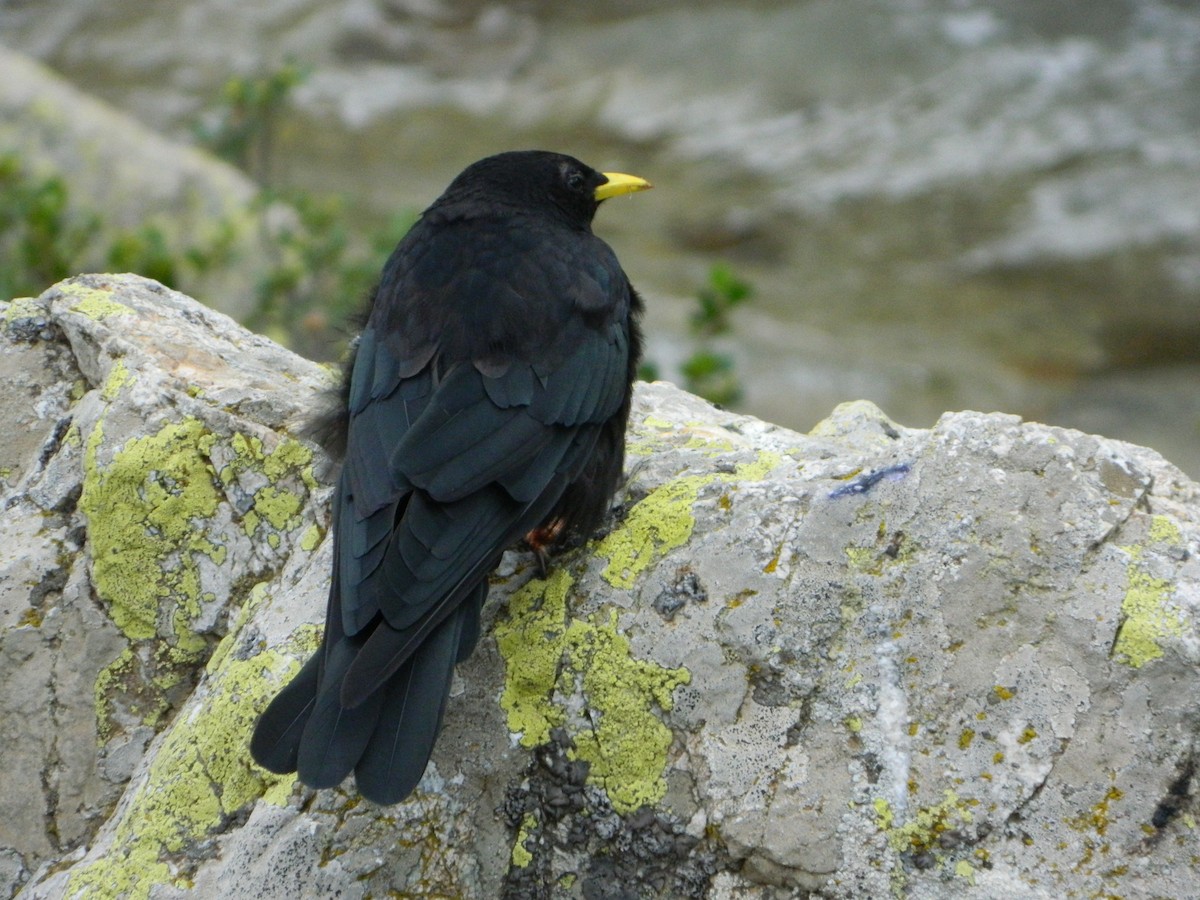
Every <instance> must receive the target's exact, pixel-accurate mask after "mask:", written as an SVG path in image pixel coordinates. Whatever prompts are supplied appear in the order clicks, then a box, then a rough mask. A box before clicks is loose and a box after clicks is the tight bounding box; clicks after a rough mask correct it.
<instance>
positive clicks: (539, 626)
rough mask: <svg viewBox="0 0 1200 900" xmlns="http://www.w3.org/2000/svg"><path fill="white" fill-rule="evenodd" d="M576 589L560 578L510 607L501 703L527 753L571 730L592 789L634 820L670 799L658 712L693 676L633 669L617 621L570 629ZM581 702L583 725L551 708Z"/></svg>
mask: <svg viewBox="0 0 1200 900" xmlns="http://www.w3.org/2000/svg"><path fill="white" fill-rule="evenodd" d="M572 584H573V579H572V578H571V576H570V575H569V574H567V573H566V572H564V571H561V570H560V571H557V572H554V573H553V574H552V575H551V576H550V577H549V578H548V579H547V580H545V581H533V582H530V584H528V585H526V586H525V587H524V588H522V589H521V590H520V591H518V592H517V593H516V594H514V595H513V597H512V599H511V600H510V601H509V619H508V620H507V621H506V622H502V623H500V624H499V625H497V628H496V640H497V643H498V645H499V648H500V652H501V655H502V656H503V657H504V660H505V666H506V672H507V674H506V680H505V687H504V692H503V694H502V695H501V698H500V703H501V706H502V707H503V708H504V710H505V711H506V713H507V714H508V727H509V730H511V731H513V732H517V733H519V734H520V735H521V743H522V745H524V746H526V747H534V746H537V745H538V744H542V743H545V742H547V741H548V740H549V739H550V731H551V729H553V728H558V727H565V728H566V729H567V731H568V733H569V734H570V735H571V738H572V739H573V741H574V743H575V750H574V753H575V757H576V758H578V759H583V760H586V761H587V762H588V764H589V771H588V780H589V781H590V782H591V783H592V784H596V785H598V786H600V787H602V788H604V790H605V792H606V793H607V794H608V797H609V800H610V801H611V802H612V805H613V808H614V809H615V810H617V811H618V812H620V813H629V812H633V811H634V810H636V809H638V808H640V807H642V806H646V805H654V804H655V803H657V802H658V801H660V800H661V799H662V798H663V796H664V795H665V794H666V781H665V779H664V778H663V773H664V771H665V769H666V764H667V750H668V748H669V747H670V744H671V730H670V729H669V728H667V726H666V725H664V724H663V723H662V722H661V721H660V720H659V718H658V717H657V716H656V715H655V714H654V712H653V707H654V706H657V707H658V708H660V709H663V710H669V709H671V706H672V693H673V692H674V690H675V688H676V687H678V686H679V685H681V684H687V683H688V682H689V681H690V679H691V675H690V673H689V672H688V671H687V670H686V669H683V668H680V669H667V668H664V667H662V666H659V665H657V664H655V663H652V662H646V661H644V660H638V659H635V658H634V657H633V655H632V652H631V649H630V645H629V640H628V639H627V638H626V637H625V636H624V635H622V634H621V633H620V632H619V631H618V629H617V615H616V612H615V611H614V612H611V613H610V614H608V615H605V614H603V613H596V614H594V615H592V616H589V617H588V618H586V619H576V620H569V619H568V616H567V609H566V600H567V595H568V593H569V591H570V589H571V586H572ZM577 692H578V693H579V694H581V695H582V696H583V698H584V702H585V704H586V706H587V710H588V712H587V715H586V717H585V721H577V720H576V719H574V718H570V717H569V716H568V714H567V711H566V710H565V709H564V708H563V707H562V706H561V705H559V704H557V703H555V702H554V697H555V695H556V693H559V694H561V695H563V696H572V695H574V694H575V693H577Z"/></svg>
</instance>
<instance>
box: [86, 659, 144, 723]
mask: <svg viewBox="0 0 1200 900" xmlns="http://www.w3.org/2000/svg"><path fill="white" fill-rule="evenodd" d="M133 665H134V657H133V651H132V650H130V649H129V648H128V647H126V648H125V649H124V650H122V651H121V652H120V653H119V654H118V655H117V658H116V659H114V660H113V661H112V662H111V663H109V664H108V665H107V666H105V667H104V668H103V669H101V670H100V672H99V674H97V675H96V681H95V684H94V685H93V686H92V692H93V695H92V701H93V704H94V706H95V710H96V737H97V740H98V742H99V743H100V744H104V743H105V742H106V741H108V739H109V738H111V737H112V736H113V734H114V732H115V731H116V728H115V725H114V722H113V718H114V713H115V702H116V698H117V696H118V692H121V693H123V692H124V691H123V688H121V687H119V686H120V685H122V684H123V683H124V682H125V680H126V677H127V676H128V675H129V673H130V672H131V671H132V670H133Z"/></svg>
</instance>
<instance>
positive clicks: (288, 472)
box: [219, 432, 317, 547]
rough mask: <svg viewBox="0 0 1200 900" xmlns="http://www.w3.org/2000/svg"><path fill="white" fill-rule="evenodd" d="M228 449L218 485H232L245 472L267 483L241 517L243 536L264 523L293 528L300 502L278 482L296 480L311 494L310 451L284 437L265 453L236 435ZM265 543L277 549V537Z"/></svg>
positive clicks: (257, 444) (250, 438) (313, 484)
mask: <svg viewBox="0 0 1200 900" xmlns="http://www.w3.org/2000/svg"><path fill="white" fill-rule="evenodd" d="M229 446H230V448H231V449H232V450H233V451H234V457H233V459H232V461H231V462H229V463H228V464H227V465H225V466H223V467H222V468H221V471H220V473H219V476H220V480H221V483H222V484H224V485H229V484H232V483H233V482H234V481H235V480H237V479H238V478H239V477H240V476H241V475H242V474H244V473H246V472H257V473H261V474H262V476H264V477H265V478H266V479H267V481H268V482H269V484H266V485H264V486H262V487H260V488H258V489H257V490H256V491H255V492H254V506H253V507H252V508H251V509H250V510H247V512H246V513H245V514H244V515H243V516H242V528H243V530H244V531H245V532H246V534H247V535H253V534H254V533H255V532H256V531H257V530H258V527H259V525H260V524H261V523H262V522H264V521H265V522H267V524H269V525H270V526H271V527H272V528H274V529H275V530H276V531H284V530H290V529H292V528H295V527H297V526H298V525H299V524H300V512H301V510H302V509H303V508H304V498H303V496H301V495H300V494H298V493H296V492H295V491H292V490H288V489H287V488H286V487H282V486H281V485H280V482H282V481H283V480H284V479H286V478H288V477H289V476H297V477H299V479H300V481H301V482H302V483H303V484H304V486H305V487H306V488H307V489H308V490H310V491H311V490H314V489H315V488H316V487H317V480H316V478H315V477H314V475H313V471H312V451H311V450H309V449H308V448H307V447H305V446H304V445H303V444H301V443H300V442H299V441H295V440H292V439H291V438H286V437H285V438H283V439H281V440H280V441H279V442H278V443H277V444H276V445H275V448H274V449H273V450H271V451H269V452H268V451H266V450H264V448H263V442H262V440H261V439H260V438H257V437H255V436H253V435H246V434H242V433H240V432H239V433H237V434H235V435H233V437H232V438H230V440H229ZM272 538H274V540H272ZM268 543H270V544H271V546H273V547H277V546H278V545H279V537H278V535H269V536H268Z"/></svg>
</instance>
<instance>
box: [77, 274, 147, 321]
mask: <svg viewBox="0 0 1200 900" xmlns="http://www.w3.org/2000/svg"><path fill="white" fill-rule="evenodd" d="M59 288H60V289H61V290H62V292H63V295H64V296H67V297H70V298H72V299H74V300H75V303H74V304H72V306H71V312H76V313H79V314H80V315H83V316H87V317H88V318H89V319H95V320H96V321H102V320H104V319H107V318H109V317H110V316H128V315H132V314H133V310H132V309H130V308H129V307H128V306H126V305H125V304H123V303H118V302H117V301H115V300H113V299H112V291H105V290H100V289H98V288H90V287H85V286H84V285H82V284H72V283H71V282H63V283H62V284H61V285H59Z"/></svg>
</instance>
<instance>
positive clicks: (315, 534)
mask: <svg viewBox="0 0 1200 900" xmlns="http://www.w3.org/2000/svg"><path fill="white" fill-rule="evenodd" d="M320 543H321V528H320V526H319V525H317V524H315V523H314V524H312V525H309V526H308V528H306V529H305V530H304V534H302V535H300V549H301V550H303V551H304V552H305V553H312V552H313V551H314V550H316V549H317V546H318V545H319V544H320Z"/></svg>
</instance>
